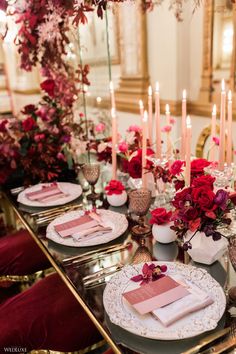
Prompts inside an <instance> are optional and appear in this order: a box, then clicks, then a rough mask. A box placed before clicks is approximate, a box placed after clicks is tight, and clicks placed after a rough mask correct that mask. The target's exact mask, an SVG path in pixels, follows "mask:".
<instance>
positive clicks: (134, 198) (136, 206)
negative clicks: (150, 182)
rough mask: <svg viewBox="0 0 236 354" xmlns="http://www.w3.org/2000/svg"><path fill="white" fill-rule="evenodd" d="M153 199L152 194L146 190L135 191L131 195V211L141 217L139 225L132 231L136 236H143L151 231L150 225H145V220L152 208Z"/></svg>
mask: <svg viewBox="0 0 236 354" xmlns="http://www.w3.org/2000/svg"><path fill="white" fill-rule="evenodd" d="M151 198H152V196H151V192H150V191H149V190H148V189H145V188H140V189H135V190H133V191H131V192H130V193H129V211H130V212H131V213H134V214H135V215H137V216H138V217H139V220H138V225H135V226H133V227H132V229H131V231H132V233H133V234H134V235H137V236H142V235H145V234H149V233H150V231H151V227H150V225H147V224H145V220H144V216H145V215H146V214H147V212H148V210H149V208H150V204H151Z"/></svg>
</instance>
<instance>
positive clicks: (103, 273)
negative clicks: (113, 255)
mask: <svg viewBox="0 0 236 354" xmlns="http://www.w3.org/2000/svg"><path fill="white" fill-rule="evenodd" d="M123 267H124V264H122V263H117V264H115V265H112V266H110V267H106V268H103V269H101V270H99V271H98V272H95V273H93V274H90V275H87V276H86V277H84V278H83V283H84V286H85V287H87V286H91V285H92V284H94V283H97V282H99V281H100V280H103V281H104V280H105V278H106V277H107V276H109V275H113V274H115V273H116V272H118V271H119V270H121V269H122V268H123Z"/></svg>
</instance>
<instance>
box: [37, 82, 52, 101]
mask: <svg viewBox="0 0 236 354" xmlns="http://www.w3.org/2000/svg"><path fill="white" fill-rule="evenodd" d="M40 86H41V89H42V90H44V91H45V92H47V94H48V95H49V96H50V97H52V98H54V97H55V94H54V92H55V81H54V80H52V79H48V80H45V81H44V82H42V83H41V85H40Z"/></svg>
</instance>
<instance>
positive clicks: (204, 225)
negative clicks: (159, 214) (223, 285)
mask: <svg viewBox="0 0 236 354" xmlns="http://www.w3.org/2000/svg"><path fill="white" fill-rule="evenodd" d="M214 181H215V178H213V177H212V176H210V175H200V176H199V177H196V178H194V179H193V180H192V183H191V186H190V187H187V188H184V189H182V190H181V191H179V192H177V193H176V195H175V198H174V200H173V202H172V204H173V206H174V207H175V210H174V212H173V215H172V220H173V221H174V225H173V226H171V229H172V230H174V231H175V232H176V234H177V235H178V236H179V237H180V238H184V239H185V242H184V245H183V247H184V249H185V250H188V251H191V249H194V248H195V249H194V252H195V251H196V246H197V247H200V245H201V244H202V246H203V247H204V242H205V250H206V253H208V254H209V255H210V249H209V248H208V249H207V246H206V242H208V243H209V242H210V243H211V240H214V241H217V242H216V243H215V245H212V250H214V252H216V251H217V248H218V247H219V249H218V251H220V250H221V247H220V246H221V245H224V247H225V245H226V244H227V242H225V240H223V241H221V242H219V240H221V238H222V237H223V236H224V235H223V233H222V231H221V230H222V229H223V228H225V227H227V226H228V225H229V224H230V223H231V219H230V217H229V212H230V210H231V209H232V208H233V203H232V202H231V199H230V196H229V193H228V192H227V191H225V190H223V189H219V190H218V191H217V192H214V185H213V184H214ZM195 239H196V240H195ZM204 240H205V241H204ZM193 242H196V243H197V244H195V246H194V245H193ZM209 247H210V246H209ZM190 253H191V252H190ZM203 253H204V251H203ZM215 256H216V255H215ZM214 260H216V259H215V258H214Z"/></svg>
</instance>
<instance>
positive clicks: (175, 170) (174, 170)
mask: <svg viewBox="0 0 236 354" xmlns="http://www.w3.org/2000/svg"><path fill="white" fill-rule="evenodd" d="M183 165H184V161H180V160H176V161H175V162H173V163H172V165H171V166H170V173H171V174H172V175H174V176H178V175H179V174H180V173H181V172H183V170H182V167H183Z"/></svg>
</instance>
